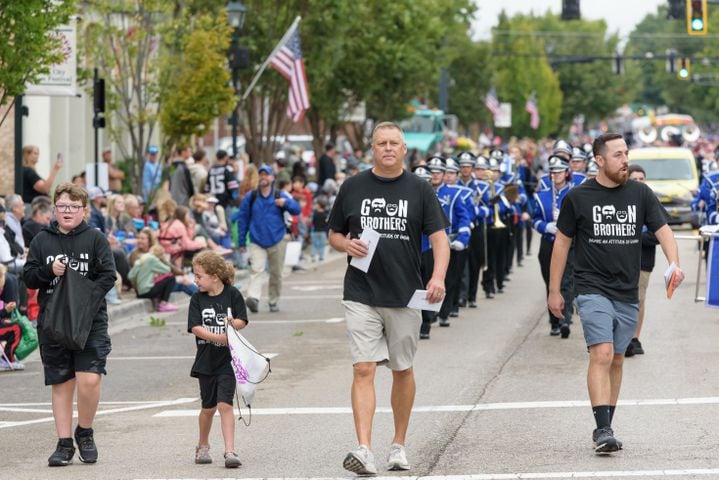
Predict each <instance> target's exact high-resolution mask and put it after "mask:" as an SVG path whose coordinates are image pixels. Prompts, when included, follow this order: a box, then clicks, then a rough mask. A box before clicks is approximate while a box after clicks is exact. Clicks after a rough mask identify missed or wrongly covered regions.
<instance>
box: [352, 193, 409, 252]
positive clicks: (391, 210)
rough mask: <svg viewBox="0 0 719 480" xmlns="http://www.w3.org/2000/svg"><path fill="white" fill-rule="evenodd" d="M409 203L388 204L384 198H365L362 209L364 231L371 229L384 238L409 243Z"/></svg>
mask: <svg viewBox="0 0 719 480" xmlns="http://www.w3.org/2000/svg"><path fill="white" fill-rule="evenodd" d="M408 206H409V202H408V201H407V200H398V201H397V203H387V201H386V200H385V199H384V198H371V199H370V198H365V199H363V200H362V206H361V208H360V215H361V217H360V224H361V226H362V229H363V230H364V229H366V228H371V229H372V230H377V231H378V232H380V234H381V236H382V237H383V238H390V239H391V238H394V239H399V240H405V241H409V236H408V235H407V211H408V208H409V207H408Z"/></svg>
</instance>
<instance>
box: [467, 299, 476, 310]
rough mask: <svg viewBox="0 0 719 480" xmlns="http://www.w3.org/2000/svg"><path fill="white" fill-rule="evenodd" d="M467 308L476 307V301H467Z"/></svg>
mask: <svg viewBox="0 0 719 480" xmlns="http://www.w3.org/2000/svg"><path fill="white" fill-rule="evenodd" d="M469 308H477V302H475V301H474V300H471V301H470V302H469Z"/></svg>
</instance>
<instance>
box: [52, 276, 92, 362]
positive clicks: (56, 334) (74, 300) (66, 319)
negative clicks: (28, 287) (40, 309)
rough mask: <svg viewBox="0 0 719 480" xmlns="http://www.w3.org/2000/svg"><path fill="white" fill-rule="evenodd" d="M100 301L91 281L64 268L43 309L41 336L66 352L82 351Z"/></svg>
mask: <svg viewBox="0 0 719 480" xmlns="http://www.w3.org/2000/svg"><path fill="white" fill-rule="evenodd" d="M103 298H104V295H103V294H102V292H100V291H99V290H98V289H97V288H96V287H95V284H94V283H93V282H92V280H90V279H89V278H87V277H85V276H83V275H81V274H80V273H78V272H76V271H75V270H73V269H71V268H69V267H68V268H66V269H65V275H63V276H62V277H60V280H59V281H58V283H57V285H55V288H54V290H53V292H52V296H51V297H50V301H49V302H48V304H47V307H46V308H45V315H44V317H43V322H42V330H43V334H44V335H45V336H47V337H49V338H52V339H53V340H55V341H56V342H57V343H59V344H60V345H63V346H64V347H66V348H68V349H70V350H83V349H84V348H85V342H86V341H87V337H88V335H89V334H90V329H91V328H92V323H93V321H94V320H95V316H96V315H97V312H98V310H99V309H100V305H101V302H102V299H103Z"/></svg>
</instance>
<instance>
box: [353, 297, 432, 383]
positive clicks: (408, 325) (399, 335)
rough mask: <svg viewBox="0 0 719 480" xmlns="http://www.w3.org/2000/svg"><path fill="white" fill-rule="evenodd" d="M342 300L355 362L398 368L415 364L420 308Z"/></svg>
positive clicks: (420, 318) (404, 368)
mask: <svg viewBox="0 0 719 480" xmlns="http://www.w3.org/2000/svg"><path fill="white" fill-rule="evenodd" d="M342 303H343V304H344V306H345V320H346V322H347V335H348V336H349V339H350V350H351V351H352V362H353V364H356V363H360V362H373V363H379V364H381V365H386V366H387V367H388V368H390V369H391V370H395V371H402V370H407V369H408V368H411V367H412V363H413V362H414V354H415V353H416V352H417V342H418V340H419V327H420V325H421V324H422V314H421V311H420V310H415V309H413V308H383V307H372V306H369V305H365V304H363V303H358V302H350V301H345V302H342Z"/></svg>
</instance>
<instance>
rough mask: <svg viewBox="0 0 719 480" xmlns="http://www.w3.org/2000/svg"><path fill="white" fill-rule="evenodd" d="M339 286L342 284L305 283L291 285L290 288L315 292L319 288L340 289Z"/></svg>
mask: <svg viewBox="0 0 719 480" xmlns="http://www.w3.org/2000/svg"><path fill="white" fill-rule="evenodd" d="M340 288H343V286H342V285H305V286H300V285H298V286H296V287H292V290H297V291H298V292H316V291H319V290H328V289H340ZM283 298H284V297H283Z"/></svg>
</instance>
